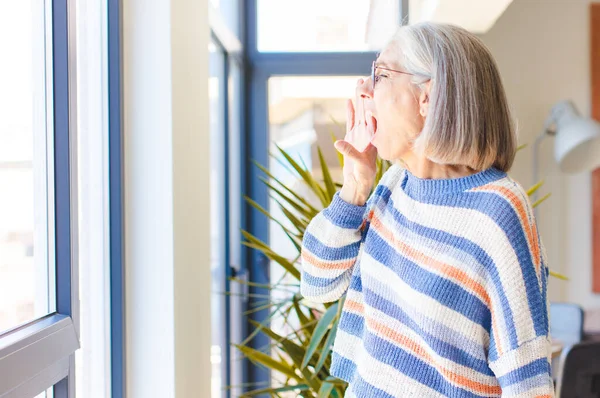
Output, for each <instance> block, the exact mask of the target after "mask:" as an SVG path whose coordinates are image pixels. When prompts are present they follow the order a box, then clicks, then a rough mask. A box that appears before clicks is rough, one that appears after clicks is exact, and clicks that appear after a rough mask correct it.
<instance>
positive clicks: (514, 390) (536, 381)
mask: <svg viewBox="0 0 600 398" xmlns="http://www.w3.org/2000/svg"><path fill="white" fill-rule="evenodd" d="M551 383H552V377H551V376H550V375H548V374H539V375H537V376H534V377H531V378H529V379H525V380H523V381H522V382H520V383H519V384H513V385H511V386H507V387H503V388H502V394H504V395H506V396H507V397H513V396H518V395H523V394H525V393H526V392H527V391H530V390H533V389H535V388H538V387H543V386H548V388H549V389H552V384H551Z"/></svg>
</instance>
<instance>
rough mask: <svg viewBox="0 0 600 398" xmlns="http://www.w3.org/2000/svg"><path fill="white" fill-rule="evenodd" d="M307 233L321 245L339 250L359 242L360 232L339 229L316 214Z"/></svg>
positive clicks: (321, 215) (321, 214)
mask: <svg viewBox="0 0 600 398" xmlns="http://www.w3.org/2000/svg"><path fill="white" fill-rule="evenodd" d="M308 232H309V233H310V234H311V235H312V236H314V237H315V238H316V239H318V240H319V241H320V242H321V243H323V244H324V245H326V246H329V247H332V248H336V249H337V248H340V247H344V246H347V245H351V244H352V243H356V242H358V241H360V239H361V237H362V235H361V232H360V230H359V229H358V228H357V229H349V228H341V227H338V226H337V225H335V224H334V223H332V222H331V221H329V219H328V218H327V217H325V215H323V213H322V212H321V213H319V214H317V215H316V216H315V217H314V218H313V219H312V220H311V222H310V226H309V228H308Z"/></svg>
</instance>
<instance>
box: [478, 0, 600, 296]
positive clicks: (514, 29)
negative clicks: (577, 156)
mask: <svg viewBox="0 0 600 398" xmlns="http://www.w3.org/2000/svg"><path fill="white" fill-rule="evenodd" d="M482 39H483V40H484V41H485V43H486V44H487V45H488V46H489V47H490V48H491V50H492V52H493V53H494V55H495V57H496V60H497V61H498V64H499V67H500V71H501V74H502V76H503V79H504V82H505V87H506V91H507V93H508V97H509V100H510V102H511V104H512V105H513V107H514V111H515V114H516V117H517V119H518V124H519V134H520V139H519V142H520V144H524V143H528V144H530V145H531V146H532V145H533V143H534V140H535V137H536V136H537V135H538V134H539V133H540V132H541V129H542V126H543V123H544V120H545V118H546V117H547V115H548V112H549V111H550V108H551V107H552V106H553V105H554V104H555V103H556V102H557V101H559V100H562V99H571V100H573V102H574V103H575V105H576V106H577V107H578V109H579V110H580V112H581V113H582V114H583V115H585V116H589V115H590V103H591V100H590V70H589V69H590V68H589V63H590V57H589V51H590V50H589V43H590V41H589V0H544V1H542V0H515V1H514V2H513V3H512V4H511V5H510V6H509V7H508V9H507V10H506V12H505V13H504V14H503V16H502V17H501V18H500V19H499V20H498V22H497V23H496V25H495V26H494V27H493V28H492V29H491V30H490V31H489V32H488V33H486V34H485V35H483V36H482ZM553 143H554V139H553V138H551V137H548V138H546V139H545V141H544V142H543V143H542V145H541V148H540V164H539V165H540V169H539V170H540V177H544V176H546V186H545V188H544V190H543V192H544V193H546V192H551V193H552V197H551V198H550V199H549V200H548V201H546V202H545V203H543V204H542V205H541V206H540V207H539V212H538V216H537V219H538V225H539V227H540V232H541V235H542V239H543V241H544V244H545V246H546V250H547V252H548V256H549V261H550V268H551V269H553V270H556V271H558V272H562V273H565V274H567V275H568V276H569V277H570V278H571V280H570V281H569V282H562V281H559V280H557V279H554V278H551V281H550V285H549V294H550V299H551V300H567V301H573V302H577V303H580V304H581V305H583V306H584V307H592V306H600V295H594V294H593V293H592V291H591V261H592V258H591V251H592V246H591V217H592V212H591V176H590V173H582V174H579V175H573V176H568V175H565V174H562V173H561V172H560V171H559V169H558V167H557V166H556V164H555V163H554V161H553V147H552V145H553ZM531 146H530V147H528V148H525V149H524V150H522V151H520V152H519V154H518V155H517V160H516V162H515V165H514V167H513V170H512V171H511V172H510V174H511V176H513V177H514V178H515V179H516V180H517V181H519V182H520V183H521V184H522V185H524V186H525V187H529V186H531V185H532V184H531V183H532V163H531V162H532V147H531Z"/></svg>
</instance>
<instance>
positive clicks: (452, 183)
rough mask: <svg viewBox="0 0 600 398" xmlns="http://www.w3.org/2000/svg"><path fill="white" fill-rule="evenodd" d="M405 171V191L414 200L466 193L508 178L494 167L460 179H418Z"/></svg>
mask: <svg viewBox="0 0 600 398" xmlns="http://www.w3.org/2000/svg"><path fill="white" fill-rule="evenodd" d="M405 171H406V177H405V184H404V190H405V191H406V193H407V194H408V195H409V196H411V197H413V198H419V197H428V196H438V195H445V194H453V193H458V192H464V191H467V190H469V189H471V188H475V187H478V186H482V185H485V184H488V183H490V182H492V181H496V180H498V179H500V178H502V177H505V176H506V173H505V172H504V171H502V170H500V169H497V168H495V167H493V166H492V167H490V168H488V169H486V170H482V171H479V172H477V173H475V174H471V175H469V176H465V177H458V178H439V179H437V178H436V179H424V178H419V177H416V176H415V175H414V174H412V173H411V172H410V171H409V170H408V169H406V170H405Z"/></svg>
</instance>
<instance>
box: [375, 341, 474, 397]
mask: <svg viewBox="0 0 600 398" xmlns="http://www.w3.org/2000/svg"><path fill="white" fill-rule="evenodd" d="M364 341H365V342H364V345H365V349H366V350H367V352H368V353H369V354H370V355H371V356H372V357H373V358H377V360H378V361H379V362H382V363H385V364H387V365H389V366H392V367H393V368H395V369H397V370H398V371H399V372H401V373H403V374H405V375H406V376H408V377H410V378H412V379H414V380H416V381H418V382H419V383H422V384H424V385H426V386H428V387H429V388H431V389H433V390H435V391H438V392H439V393H440V394H444V395H447V396H451V397H458V396H459V397H465V398H467V397H479V396H478V395H475V394H473V393H471V392H469V391H467V390H464V389H462V388H459V387H456V386H454V385H452V384H450V383H449V382H448V381H447V380H446V379H445V378H444V376H442V375H441V374H440V373H439V372H438V371H437V369H435V368H434V367H433V366H431V365H430V364H428V363H426V362H424V361H423V360H421V359H420V358H417V357H416V356H414V355H413V354H411V353H408V352H407V351H405V350H403V349H402V348H400V347H398V346H396V345H394V344H392V343H390V342H388V341H387V340H384V339H382V338H380V337H377V336H375V335H373V334H371V333H368V332H367V333H366V334H365V340H364Z"/></svg>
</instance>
